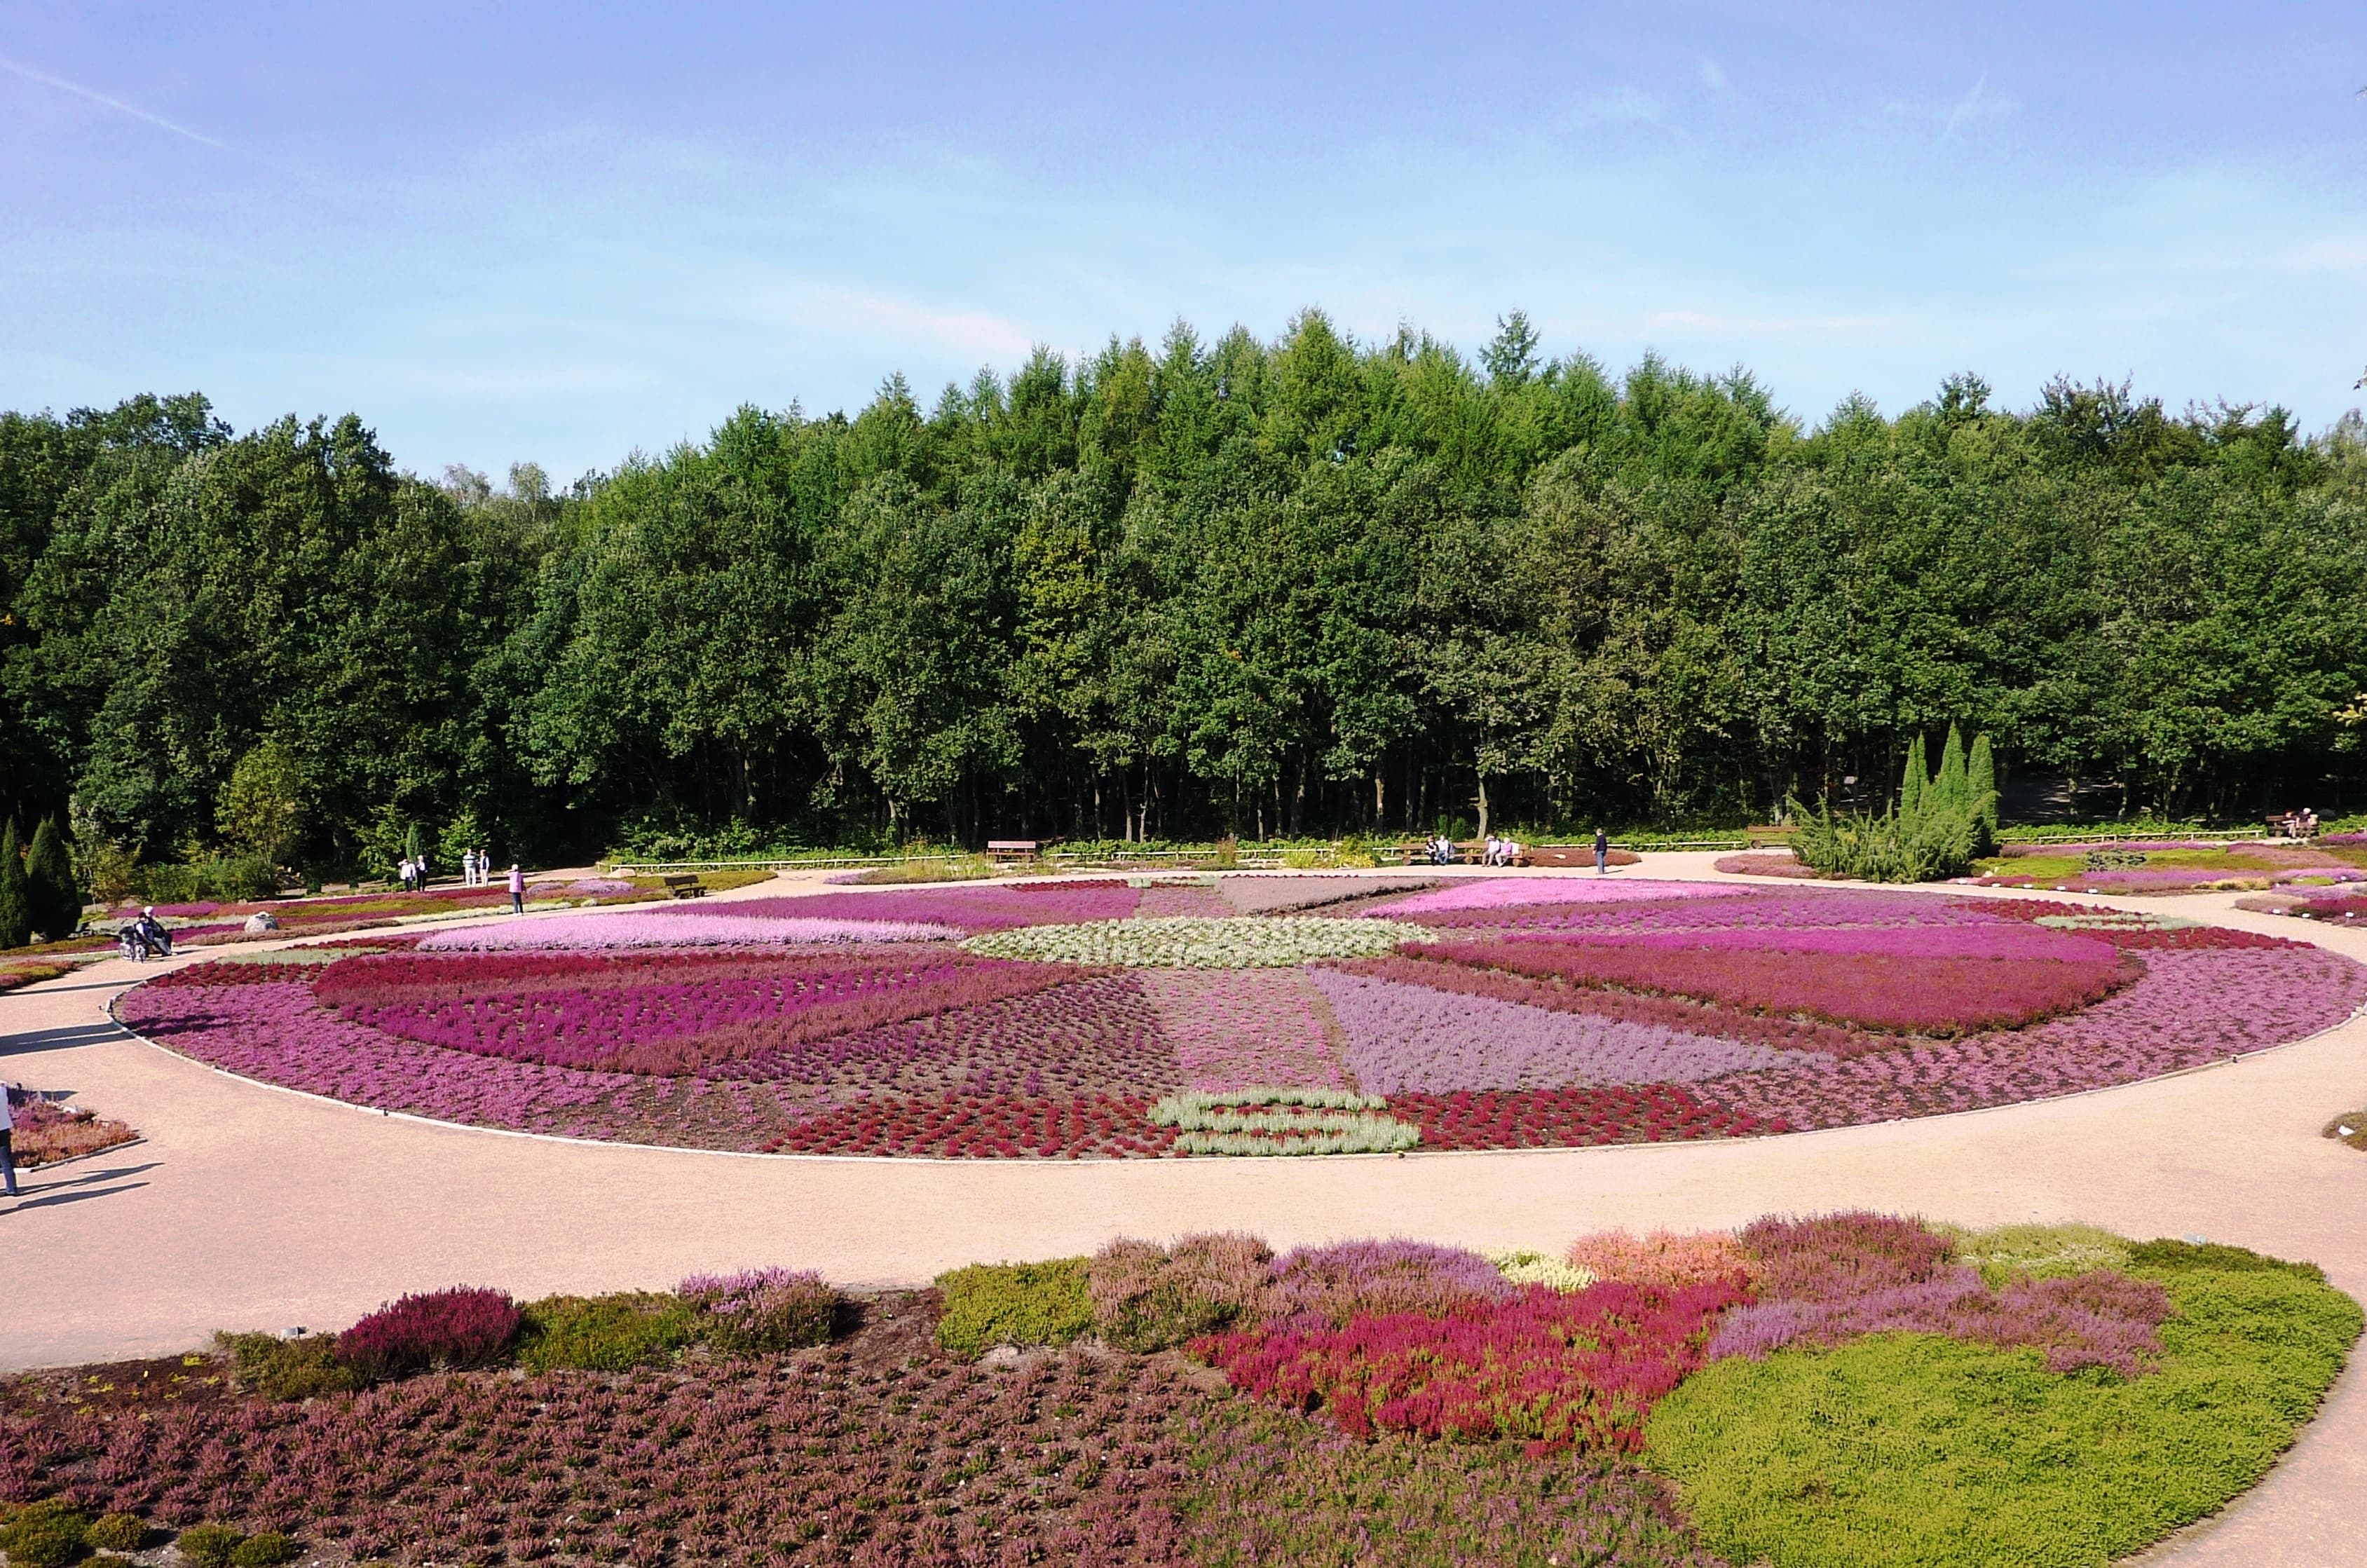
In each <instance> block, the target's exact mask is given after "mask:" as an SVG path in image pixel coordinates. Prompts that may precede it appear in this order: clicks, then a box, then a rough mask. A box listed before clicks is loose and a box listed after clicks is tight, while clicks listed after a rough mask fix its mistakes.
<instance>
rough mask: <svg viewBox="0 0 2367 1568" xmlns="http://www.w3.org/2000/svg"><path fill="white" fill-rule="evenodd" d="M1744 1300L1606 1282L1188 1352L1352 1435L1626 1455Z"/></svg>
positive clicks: (1228, 1339) (1225, 1340) (1280, 1330)
mask: <svg viewBox="0 0 2367 1568" xmlns="http://www.w3.org/2000/svg"><path fill="white" fill-rule="evenodd" d="M1749 1300H1750V1297H1749V1296H1748V1294H1746V1293H1745V1292H1744V1291H1743V1290H1741V1289H1739V1288H1738V1286H1736V1285H1735V1284H1734V1283H1733V1282H1732V1281H1730V1280H1719V1281H1714V1282H1711V1283H1709V1284H1704V1285H1690V1286H1685V1287H1683V1288H1682V1289H1679V1290H1660V1289H1658V1288H1655V1287H1650V1286H1636V1285H1628V1284H1623V1283H1620V1282H1618V1281H1615V1280H1605V1281H1603V1282H1602V1283H1600V1284H1596V1285H1590V1286H1588V1287H1587V1288H1586V1289H1585V1290H1579V1291H1574V1292H1572V1293H1570V1294H1568V1295H1564V1294H1561V1293H1559V1292H1557V1291H1555V1290H1547V1289H1546V1288H1544V1287H1542V1286H1533V1287H1531V1288H1530V1289H1529V1290H1525V1291H1523V1293H1522V1294H1521V1295H1520V1296H1518V1297H1516V1298H1514V1299H1513V1300H1512V1301H1501V1302H1499V1301H1473V1302H1467V1303H1465V1304H1463V1305H1461V1306H1458V1307H1456V1308H1455V1309H1454V1310H1453V1311H1452V1312H1449V1313H1448V1314H1447V1315H1445V1316H1444V1317H1429V1316H1424V1315H1422V1314H1420V1313H1415V1312H1399V1313H1392V1314H1389V1315H1387V1316H1381V1317H1360V1318H1356V1319H1354V1320H1353V1321H1352V1322H1350V1323H1349V1324H1347V1326H1346V1327H1344V1328H1335V1327H1333V1326H1332V1325H1331V1324H1310V1323H1308V1322H1307V1321H1306V1320H1286V1321H1285V1323H1283V1324H1278V1325H1276V1326H1274V1327H1272V1328H1267V1329H1262V1330H1254V1331H1251V1332H1250V1333H1246V1334H1229V1335H1215V1336H1212V1337H1210V1338H1206V1339H1202V1340H1198V1341H1195V1343H1194V1345H1193V1346H1192V1348H1193V1353H1194V1354H1195V1355H1197V1356H1199V1357H1200V1358H1203V1359H1205V1360H1206V1361H1207V1362H1208V1363H1209V1364H1210V1365H1211V1366H1215V1367H1217V1368H1220V1369H1222V1370H1223V1371H1224V1373H1225V1375H1226V1376H1227V1377H1228V1378H1229V1379H1231V1380H1232V1381H1233V1384H1234V1386H1235V1387H1237V1388H1240V1389H1242V1390H1244V1391H1245V1392H1249V1393H1251V1394H1253V1395H1255V1396H1256V1397H1258V1398H1260V1399H1264V1400H1269V1401H1272V1402H1273V1403H1277V1404H1281V1405H1285V1406H1288V1407H1290V1408H1293V1409H1298V1410H1315V1409H1322V1410H1325V1411H1328V1412H1329V1413H1330V1414H1331V1417H1332V1418H1333V1419H1334V1420H1336V1421H1337V1422H1339V1424H1340V1426H1341V1427H1342V1429H1343V1430H1345V1431H1347V1432H1349V1433H1352V1434H1353V1435H1354V1436H1357V1437H1372V1436H1374V1435H1375V1434H1376V1433H1380V1432H1407V1433H1412V1434H1416V1435H1418V1436H1421V1437H1468V1438H1485V1437H1517V1438H1523V1439H1525V1440H1526V1441H1527V1442H1528V1443H1529V1444H1530V1445H1531V1447H1532V1449H1539V1450H1542V1449H1594V1450H1602V1449H1609V1450H1614V1451H1620V1452H1631V1453H1632V1452H1634V1451H1636V1450H1637V1449H1640V1448H1642V1447H1643V1443H1644V1421H1645V1418H1646V1417H1647V1416H1648V1415H1650V1414H1651V1412H1652V1406H1653V1404H1654V1403H1657V1402H1658V1401H1659V1399H1660V1397H1661V1396H1662V1395H1664V1394H1666V1393H1668V1392H1670V1390H1672V1389H1674V1388H1675V1387H1676V1386H1677V1385H1678V1384H1679V1383H1681V1382H1682V1381H1684V1380H1685V1379H1686V1378H1687V1377H1688V1376H1690V1375H1691V1374H1692V1373H1693V1372H1694V1371H1697V1370H1698V1369H1700V1368H1701V1366H1702V1364H1703V1361H1704V1348H1703V1347H1704V1344H1705V1342H1706V1341H1707V1338H1708V1335H1709V1332H1710V1329H1711V1327H1712V1326H1713V1325H1714V1324H1715V1323H1716V1319H1717V1316H1718V1314H1719V1313H1721V1312H1725V1311H1726V1310H1727V1308H1728V1307H1732V1306H1738V1305H1740V1304H1741V1303H1742V1302H1744V1301H1749Z"/></svg>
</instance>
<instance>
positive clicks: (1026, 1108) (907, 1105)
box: [762, 1095, 1175, 1160]
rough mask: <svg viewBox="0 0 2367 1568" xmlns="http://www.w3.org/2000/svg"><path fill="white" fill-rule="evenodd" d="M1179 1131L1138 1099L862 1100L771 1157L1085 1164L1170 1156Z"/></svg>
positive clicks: (816, 1123)
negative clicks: (1158, 1122) (1157, 1122)
mask: <svg viewBox="0 0 2367 1568" xmlns="http://www.w3.org/2000/svg"><path fill="white" fill-rule="evenodd" d="M1174 1142H1175V1133H1174V1131H1173V1130H1172V1129H1170V1128H1165V1127H1156V1126H1153V1125H1152V1124H1151V1120H1150V1100H1148V1099H1146V1098H1143V1097H1141V1096H1134V1095H1079V1096H1073V1097H1070V1098H1065V1099H1048V1098H1046V1099H1038V1098H1032V1097H1028V1096H1020V1095H989V1096H972V1095H946V1096H940V1097H938V1098H936V1099H933V1100H907V1099H900V1098H892V1097H889V1096H876V1097H872V1098H866V1099H860V1100H856V1101H855V1102H853V1103H852V1104H849V1105H844V1106H840V1107H837V1108H834V1109H831V1110H826V1111H821V1112H820V1113H818V1114H816V1115H814V1116H810V1117H808V1118H806V1119H804V1120H802V1121H799V1122H798V1124H797V1125H796V1126H795V1127H794V1128H792V1129H790V1130H789V1131H787V1132H786V1133H784V1134H782V1135H781V1136H780V1137H779V1138H777V1139H775V1140H774V1141H772V1142H769V1143H766V1144H765V1145H764V1148H763V1150H762V1152H763V1153H767V1154H776V1153H778V1154H913V1155H924V1156H934V1157H937V1158H946V1159H959V1158H969V1159H979V1158H989V1159H1005V1160H1015V1159H1031V1158H1032V1159H1081V1158H1089V1157H1111V1158H1114V1157H1117V1156H1121V1155H1127V1154H1134V1155H1141V1154H1158V1153H1165V1152H1166V1151H1167V1150H1168V1149H1169V1148H1171V1147H1172V1145H1173V1143H1174Z"/></svg>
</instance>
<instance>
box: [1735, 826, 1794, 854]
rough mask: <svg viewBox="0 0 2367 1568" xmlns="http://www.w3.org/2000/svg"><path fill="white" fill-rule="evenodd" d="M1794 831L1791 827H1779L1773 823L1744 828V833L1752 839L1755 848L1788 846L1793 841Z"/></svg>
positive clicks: (1751, 844)
mask: <svg viewBox="0 0 2367 1568" xmlns="http://www.w3.org/2000/svg"><path fill="white" fill-rule="evenodd" d="M1793 831H1794V830H1793V829H1792V828H1790V827H1778V826H1775V825H1773V824H1767V825H1763V826H1759V827H1746V828H1744V829H1743V830H1742V835H1743V837H1745V838H1747V839H1749V840H1750V847H1752V848H1753V849H1766V848H1770V847H1778V846H1789V845H1790V844H1791V842H1792V834H1793Z"/></svg>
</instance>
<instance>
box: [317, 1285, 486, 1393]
mask: <svg viewBox="0 0 2367 1568" xmlns="http://www.w3.org/2000/svg"><path fill="white" fill-rule="evenodd" d="M517 1331H518V1310H517V1306H516V1304H515V1302H513V1301H511V1300H510V1298H509V1293H508V1292H507V1291H505V1290H470V1289H469V1288H467V1287H465V1286H455V1287H454V1288H453V1289H451V1290H430V1291H426V1292H424V1293H421V1294H418V1295H412V1296H403V1297H400V1298H398V1299H396V1300H395V1301H390V1302H388V1303H387V1304H386V1305H385V1306H382V1307H380V1308H379V1310H378V1311H376V1312H372V1313H370V1315H369V1316H368V1317H366V1318H364V1319H362V1320H361V1321H360V1322H359V1323H357V1324H354V1326H353V1327H351V1328H349V1329H347V1330H345V1333H343V1334H341V1335H337V1359H338V1360H340V1361H342V1362H344V1363H345V1365H346V1366H348V1367H350V1368H352V1369H354V1372H355V1374H356V1375H357V1376H358V1377H359V1378H360V1379H361V1380H362V1381H364V1382H366V1383H375V1382H386V1381H391V1380H392V1379H395V1378H402V1377H408V1376H410V1375H411V1374H412V1373H413V1372H425V1371H431V1370H433V1371H465V1370H468V1369H470V1368H474V1367H489V1366H492V1365H493V1363H494V1362H495V1361H498V1360H500V1359H501V1358H502V1357H503V1356H504V1354H505V1353H506V1352H507V1351H508V1350H509V1347H510V1345H511V1343H512V1342H513V1341H514V1340H515V1339H516V1338H517Z"/></svg>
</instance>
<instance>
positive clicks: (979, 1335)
mask: <svg viewBox="0 0 2367 1568" xmlns="http://www.w3.org/2000/svg"><path fill="white" fill-rule="evenodd" d="M1089 1267H1090V1265H1089V1263H1088V1260H1086V1259H1084V1258H1082V1257H1061V1258H1054V1259H1053V1260H1051V1261H1050V1262H1048V1263H976V1264H972V1265H970V1266H969V1267H967V1268H957V1269H955V1270H954V1271H953V1272H952V1273H950V1274H942V1275H939V1276H938V1277H937V1289H938V1290H942V1291H943V1292H944V1293H945V1302H946V1309H945V1316H944V1317H942V1318H940V1319H939V1320H938V1322H937V1343H938V1344H940V1345H943V1346H945V1347H946V1349H947V1350H950V1351H952V1352H953V1353H954V1354H955V1355H957V1356H976V1355H979V1354H980V1353H981V1352H983V1351H986V1350H989V1349H991V1348H993V1347H994V1346H998V1345H1015V1346H1035V1345H1066V1344H1068V1343H1069V1342H1070V1340H1073V1339H1078V1338H1082V1336H1083V1335H1087V1334H1090V1333H1092V1332H1093V1294H1092V1286H1091V1282H1090V1278H1089V1273H1088V1271H1089Z"/></svg>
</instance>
